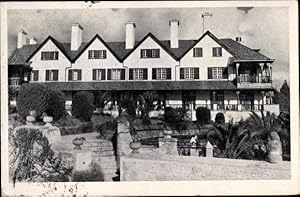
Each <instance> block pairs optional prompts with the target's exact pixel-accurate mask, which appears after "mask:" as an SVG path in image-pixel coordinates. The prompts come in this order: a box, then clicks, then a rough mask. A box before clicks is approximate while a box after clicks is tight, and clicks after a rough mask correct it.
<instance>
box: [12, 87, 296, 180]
mask: <svg viewBox="0 0 300 197" xmlns="http://www.w3.org/2000/svg"><path fill="white" fill-rule="evenodd" d="M110 100H111V95H110V94H109V93H107V92H99V93H98V94H97V95H96V96H95V95H94V94H93V93H90V92H87V91H80V92H77V93H76V94H74V96H73V101H72V109H71V115H70V113H67V112H66V108H65V96H64V93H63V92H61V91H58V90H51V89H49V88H47V87H45V86H43V85H40V84H23V85H22V86H21V88H20V90H19V91H18V96H17V107H16V108H10V110H9V112H10V114H9V142H10V144H11V151H10V153H11V155H12V158H13V159H12V161H11V162H12V163H11V165H10V166H11V169H10V174H11V177H12V179H13V180H14V181H15V180H16V179H17V180H24V179H25V180H35V181H36V180H40V179H42V180H43V181H53V180H56V179H59V180H60V181H68V180H70V179H72V180H74V177H75V178H76V176H75V175H72V174H71V171H72V166H70V162H71V160H72V159H71V157H70V155H66V154H61V153H57V152H55V151H54V150H52V148H51V145H50V144H49V142H48V140H47V138H45V137H44V136H43V135H42V134H41V133H40V132H39V131H35V130H32V129H31V130H27V131H21V132H18V133H13V130H14V128H15V127H17V126H21V125H25V124H26V121H27V117H28V116H31V117H33V118H34V119H35V122H34V124H35V125H43V124H44V122H43V119H45V117H49V116H51V117H52V119H53V122H52V124H53V126H56V127H58V128H59V129H60V132H61V133H60V134H61V135H62V136H64V135H73V134H81V133H90V132H98V133H99V135H98V137H97V138H101V139H105V140H110V141H112V142H113V144H114V146H116V133H117V132H116V131H117V122H118V119H119V118H120V117H117V118H113V117H112V116H111V115H109V114H105V113H104V112H103V109H104V107H105V105H106V104H107V103H108V102H109V101H110ZM136 101H139V102H136ZM136 101H133V100H126V99H124V100H122V101H121V102H120V103H119V107H120V109H119V112H120V114H122V115H124V114H125V115H126V117H127V118H128V120H129V123H130V132H131V135H132V137H133V140H134V142H139V143H141V144H144V145H157V143H158V137H161V136H162V135H161V132H164V131H166V130H168V131H172V132H171V136H172V137H176V138H177V139H178V153H179V155H190V153H189V149H190V147H191V145H192V144H193V143H194V144H195V145H196V147H197V149H199V156H205V147H206V144H207V142H210V143H211V144H212V145H213V147H214V157H222V158H233V159H251V160H265V161H271V160H272V158H270V156H269V154H268V153H269V152H270V151H273V150H275V149H277V148H278V143H279V144H280V146H281V147H282V150H281V151H282V156H283V159H284V160H290V127H289V124H290V123H289V114H288V113H281V114H280V115H279V116H275V115H274V114H270V113H268V112H267V113H264V112H262V111H261V112H254V111H253V112H251V114H250V117H249V118H248V119H245V120H240V121H239V122H238V123H233V121H232V120H230V121H228V122H225V117H224V114H223V113H218V114H217V115H216V117H215V118H214V121H212V120H211V113H210V110H209V109H208V108H204V107H199V108H197V110H196V117H197V120H196V121H191V120H190V119H189V118H188V116H187V112H186V111H185V110H184V109H182V108H172V107H165V108H164V116H158V117H150V112H151V111H153V110H154V109H155V108H157V105H158V104H159V103H160V102H157V101H159V95H158V94H157V93H156V92H155V91H145V92H144V93H143V94H141V95H139V97H137V98H136ZM137 103H138V104H137ZM153 131H158V133H160V134H159V135H152V136H151V135H150V134H151V133H152V134H153ZM141 133H142V134H143V135H144V136H142V135H141ZM145 135H146V136H145ZM191 139H193V141H191ZM276 143H277V144H276ZM67 161H69V162H67ZM98 171H99V169H98V168H97V166H94V167H93V170H92V171H91V172H89V174H86V177H89V178H83V179H86V180H102V177H97V172H98ZM70 176H72V177H70ZM77 177H79V175H78V176H77ZM80 177H85V175H82V174H81V175H80Z"/></svg>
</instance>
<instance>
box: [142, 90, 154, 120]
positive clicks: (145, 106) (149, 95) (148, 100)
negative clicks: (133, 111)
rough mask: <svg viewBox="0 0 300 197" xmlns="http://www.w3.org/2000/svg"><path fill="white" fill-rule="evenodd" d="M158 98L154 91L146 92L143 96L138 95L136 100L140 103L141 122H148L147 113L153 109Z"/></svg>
mask: <svg viewBox="0 0 300 197" xmlns="http://www.w3.org/2000/svg"><path fill="white" fill-rule="evenodd" d="M157 98H158V94H157V93H156V91H146V92H144V93H143V94H141V95H139V97H138V99H139V101H140V108H141V111H142V118H143V120H149V119H150V117H149V113H150V111H151V110H153V109H154V107H155V105H154V104H153V102H154V101H156V100H157Z"/></svg>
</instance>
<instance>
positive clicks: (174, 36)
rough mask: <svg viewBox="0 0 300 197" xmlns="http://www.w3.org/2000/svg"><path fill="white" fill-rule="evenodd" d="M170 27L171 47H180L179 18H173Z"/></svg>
mask: <svg viewBox="0 0 300 197" xmlns="http://www.w3.org/2000/svg"><path fill="white" fill-rule="evenodd" d="M169 26H171V27H170V46H171V48H178V45H179V44H178V26H179V20H177V19H172V20H170V21H169Z"/></svg>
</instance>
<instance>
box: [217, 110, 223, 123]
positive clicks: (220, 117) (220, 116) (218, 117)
mask: <svg viewBox="0 0 300 197" xmlns="http://www.w3.org/2000/svg"><path fill="white" fill-rule="evenodd" d="M215 122H216V123H218V124H225V116H224V114H223V113H222V112H219V113H217V114H216V117H215Z"/></svg>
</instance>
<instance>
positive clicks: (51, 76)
mask: <svg viewBox="0 0 300 197" xmlns="http://www.w3.org/2000/svg"><path fill="white" fill-rule="evenodd" d="M53 80H54V72H53V70H49V81H53Z"/></svg>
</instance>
